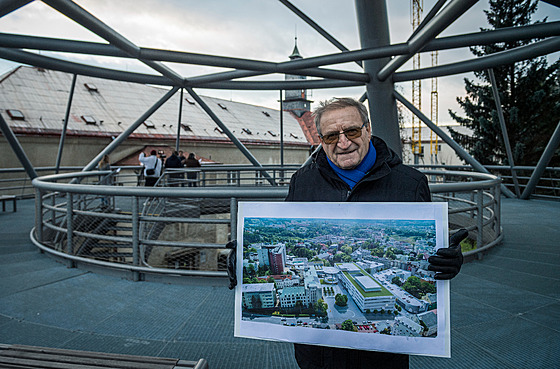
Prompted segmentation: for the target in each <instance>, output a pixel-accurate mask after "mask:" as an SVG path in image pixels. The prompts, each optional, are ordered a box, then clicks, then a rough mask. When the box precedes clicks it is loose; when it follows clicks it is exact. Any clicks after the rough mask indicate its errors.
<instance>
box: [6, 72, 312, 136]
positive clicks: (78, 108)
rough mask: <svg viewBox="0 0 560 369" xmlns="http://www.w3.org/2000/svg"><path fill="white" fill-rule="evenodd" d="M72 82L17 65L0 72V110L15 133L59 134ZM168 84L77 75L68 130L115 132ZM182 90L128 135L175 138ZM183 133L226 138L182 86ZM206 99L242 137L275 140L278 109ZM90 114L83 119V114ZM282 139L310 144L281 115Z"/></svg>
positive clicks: (287, 116) (73, 132) (94, 133)
mask: <svg viewBox="0 0 560 369" xmlns="http://www.w3.org/2000/svg"><path fill="white" fill-rule="evenodd" d="M71 84H72V74H69V73H64V72H59V71H52V70H44V69H41V68H35V67H26V66H19V67H17V68H15V69H14V70H13V71H10V72H8V73H6V74H5V75H3V76H2V77H0V106H1V108H2V110H1V111H0V113H1V114H2V115H3V116H4V119H6V121H7V122H8V124H9V125H10V127H11V128H12V129H13V130H14V132H15V133H19V134H56V135H58V134H60V132H61V130H62V127H63V119H64V116H65V113H66V106H67V104H68V97H69V93H70V88H71ZM168 91H169V90H168V89H164V88H160V87H153V86H148V85H142V84H136V83H130V82H122V81H114V80H107V79H101V78H94V77H88V76H77V80H76V86H75V91H74V97H73V100H72V109H71V114H70V117H69V119H68V131H67V134H69V135H82V136H108V137H110V136H116V135H118V134H120V133H122V132H123V131H124V130H125V129H126V128H127V127H128V126H130V125H131V124H132V123H134V122H135V121H136V120H137V119H138V118H139V117H140V116H141V115H142V114H143V113H144V112H145V111H146V110H148V108H150V107H151V106H153V105H154V103H156V102H157V101H158V100H159V99H160V98H161V97H162V96H163V95H164V94H165V93H167V92H168ZM179 98H180V93H178V92H177V93H176V94H175V95H174V96H173V97H171V98H170V99H169V100H168V101H167V102H166V103H165V104H164V105H163V106H162V107H160V108H159V109H158V110H157V111H156V112H155V113H154V114H152V116H150V117H149V118H148V119H147V120H146V122H147V124H148V125H150V126H152V128H148V127H147V126H146V125H144V124H142V125H140V126H139V127H138V128H137V129H136V130H135V132H134V133H133V134H132V135H131V137H151V138H158V137H161V138H174V137H175V136H176V134H177V120H178V114H179ZM183 98H184V100H183V105H182V116H181V124H182V128H181V139H190V140H212V141H229V138H228V137H227V136H226V135H225V134H224V133H221V132H220V130H219V128H218V126H217V125H216V123H214V121H213V120H212V119H211V118H210V117H209V116H208V115H207V114H206V112H205V111H204V110H203V109H202V108H201V107H200V106H199V104H198V103H196V102H195V100H194V99H193V98H192V97H191V96H190V95H189V94H188V93H187V92H186V91H185V93H184V95H183ZM201 98H202V99H203V100H204V102H205V103H206V104H207V105H208V106H209V107H210V108H211V109H212V111H213V112H214V113H215V114H216V115H217V116H218V117H219V118H220V120H221V121H222V122H223V123H224V124H225V125H226V127H228V129H229V130H230V131H232V133H233V134H234V135H235V136H236V137H237V138H238V139H239V140H241V141H242V142H251V143H257V144H258V143H279V141H280V135H279V132H280V128H279V127H280V112H279V111H278V110H274V109H269V108H265V107H261V106H255V105H249V104H244V103H239V102H234V101H228V100H223V99H218V98H213V97H205V96H201ZM8 109H17V110H20V111H21V112H22V113H23V115H24V116H25V120H13V119H12V118H11V117H10V116H9V115H8V114H7V110H8ZM87 116H89V117H93V118H94V119H95V122H96V123H95V124H86V122H85V120H84V118H83V117H85V118H87ZM283 120H284V143H285V144H287V145H294V144H295V145H306V146H307V145H309V143H308V142H307V139H306V137H305V135H304V133H303V132H302V128H301V127H300V125H299V123H298V120H297V119H295V118H294V117H293V116H292V115H290V114H284V115H283Z"/></svg>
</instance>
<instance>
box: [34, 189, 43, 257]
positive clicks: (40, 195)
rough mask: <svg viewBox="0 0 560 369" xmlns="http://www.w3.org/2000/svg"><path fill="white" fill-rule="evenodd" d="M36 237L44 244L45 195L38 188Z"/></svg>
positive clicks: (36, 193)
mask: <svg viewBox="0 0 560 369" xmlns="http://www.w3.org/2000/svg"><path fill="white" fill-rule="evenodd" d="M35 237H36V239H37V242H39V243H40V244H43V193H42V191H41V190H40V189H38V188H36V189H35ZM41 252H42V251H41Z"/></svg>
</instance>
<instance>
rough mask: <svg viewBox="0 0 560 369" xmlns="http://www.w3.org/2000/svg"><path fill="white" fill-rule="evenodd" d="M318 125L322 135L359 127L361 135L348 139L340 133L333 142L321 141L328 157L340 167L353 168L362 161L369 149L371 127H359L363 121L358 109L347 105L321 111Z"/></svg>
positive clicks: (367, 125)
mask: <svg viewBox="0 0 560 369" xmlns="http://www.w3.org/2000/svg"><path fill="white" fill-rule="evenodd" d="M319 125H320V127H321V134H322V135H323V136H326V135H328V134H331V133H339V132H342V131H344V130H347V129H351V128H357V129H361V133H362V135H361V136H360V137H358V138H355V139H348V138H347V137H346V135H344V134H340V135H339V136H338V141H337V142H335V143H332V144H327V143H325V142H324V141H323V149H324V150H325V152H326V154H327V156H328V157H329V159H330V160H331V161H332V162H333V163H334V164H335V165H336V166H337V167H339V168H341V169H354V168H355V167H357V166H358V164H360V163H361V162H362V160H363V159H364V157H365V156H366V154H367V152H368V149H369V141H370V139H371V128H370V126H369V124H366V125H365V127H363V128H360V127H362V125H363V122H362V119H361V118H360V113H359V112H358V109H356V108H354V107H352V106H349V107H346V108H342V109H336V110H331V111H327V112H325V113H323V116H322V117H321V122H320V124H319Z"/></svg>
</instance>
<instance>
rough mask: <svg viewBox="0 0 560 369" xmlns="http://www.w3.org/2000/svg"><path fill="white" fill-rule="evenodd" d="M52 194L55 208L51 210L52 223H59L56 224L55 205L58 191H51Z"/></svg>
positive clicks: (52, 202)
mask: <svg viewBox="0 0 560 369" xmlns="http://www.w3.org/2000/svg"><path fill="white" fill-rule="evenodd" d="M51 195H52V196H51V206H52V207H53V210H51V224H52V225H58V224H56V211H54V206H55V205H56V199H55V198H56V193H55V192H51Z"/></svg>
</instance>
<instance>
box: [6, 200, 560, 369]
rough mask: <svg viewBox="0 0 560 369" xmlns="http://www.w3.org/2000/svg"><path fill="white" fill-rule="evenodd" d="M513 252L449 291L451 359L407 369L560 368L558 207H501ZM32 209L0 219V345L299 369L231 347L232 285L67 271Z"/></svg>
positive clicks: (25, 206)
mask: <svg viewBox="0 0 560 369" xmlns="http://www.w3.org/2000/svg"><path fill="white" fill-rule="evenodd" d="M502 204H503V205H502V210H503V217H502V221H503V227H504V232H505V240H504V242H503V244H502V245H500V246H498V247H496V248H494V249H492V250H491V251H490V253H489V254H488V255H487V256H486V257H485V258H484V259H483V260H482V261H474V262H471V263H468V264H466V265H464V267H463V269H462V271H461V274H460V275H459V276H458V277H457V278H455V279H454V280H453V281H452V283H451V306H452V308H451V318H452V321H451V324H452V358H451V359H441V358H430V357H418V356H414V357H412V358H411V365H410V367H411V368H442V369H444V368H445V369H453V368H465V369H467V368H468V369H475V368H559V367H560V288H559V287H560V284H559V280H560V268H559V265H560V241H559V240H560V227H559V224H560V203H558V202H547V201H539V200H531V201H521V200H510V199H505V200H504V201H503V202H502ZM33 218H34V203H33V201H32V200H24V201H20V202H19V203H18V212H17V213H11V212H4V213H0V343H6V344H8V343H19V344H25V345H36V346H47V347H55V348H67V349H79V350H89V351H100V352H114V353H125V354H133V355H149V356H161V357H172V358H180V359H185V360H197V359H199V358H201V357H203V358H206V359H207V360H208V362H209V365H210V368H212V369H216V368H259V369H269V368H270V369H272V368H279V369H280V368H282V369H290V368H297V365H296V364H295V361H294V360H293V349H292V346H291V345H290V344H284V343H277V342H268V341H259V340H250V339H240V338H234V337H233V323H232V319H233V292H231V291H229V290H228V289H227V287H226V282H225V281H224V280H213V281H211V282H208V281H207V280H202V279H186V278H185V279H183V280H181V283H180V284H176V283H174V284H169V283H156V282H131V281H128V280H125V279H121V278H118V277H114V276H110V275H105V274H96V273H91V272H86V271H84V270H80V269H69V268H67V267H66V266H64V265H63V264H61V263H59V262H57V261H55V260H53V259H51V258H50V257H47V256H46V255H44V254H41V253H39V252H38V251H37V250H36V248H35V247H34V246H33V244H32V243H31V242H30V241H29V231H30V229H31V227H32V225H33Z"/></svg>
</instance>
